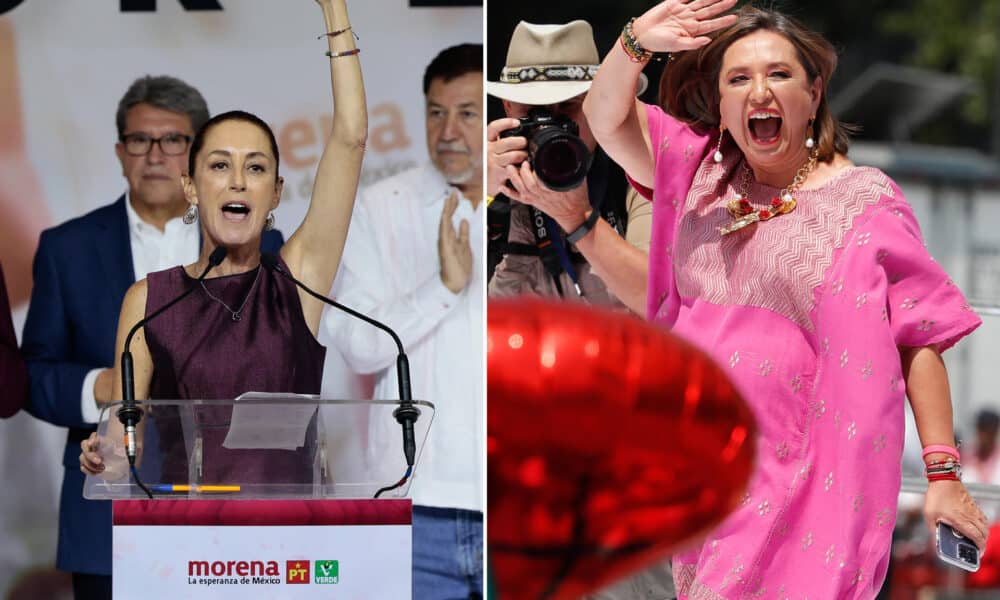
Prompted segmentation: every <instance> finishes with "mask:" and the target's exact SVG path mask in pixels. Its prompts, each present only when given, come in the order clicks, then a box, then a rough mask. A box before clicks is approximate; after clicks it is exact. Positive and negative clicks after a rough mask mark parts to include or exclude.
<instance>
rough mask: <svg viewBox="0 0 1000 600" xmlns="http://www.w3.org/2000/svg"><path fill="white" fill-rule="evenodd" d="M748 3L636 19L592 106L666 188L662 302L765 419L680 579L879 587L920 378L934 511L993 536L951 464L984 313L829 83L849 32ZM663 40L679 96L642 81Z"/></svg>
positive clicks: (660, 197) (655, 274) (658, 250)
mask: <svg viewBox="0 0 1000 600" xmlns="http://www.w3.org/2000/svg"><path fill="white" fill-rule="evenodd" d="M735 3H736V2H735V0H721V1H720V0H693V1H687V2H684V1H682V0H667V1H665V2H661V3H660V4H658V5H657V6H655V7H654V8H652V9H650V10H649V11H648V12H646V13H645V14H643V15H642V16H641V17H639V18H637V19H633V20H632V21H630V22H629V24H628V25H627V26H626V28H625V30H624V31H623V33H622V38H621V43H620V44H617V45H616V46H615V48H614V49H613V50H612V51H611V52H610V53H609V54H608V56H607V57H606V58H605V60H604V63H603V64H602V66H601V68H600V71H599V73H598V75H597V78H596V80H595V81H594V84H593V87H592V88H591V90H590V93H589V95H588V96H587V99H586V102H585V105H584V110H585V112H586V115H587V118H588V120H589V122H590V125H591V128H592V130H593V131H594V134H595V136H596V137H597V140H598V142H599V143H600V144H601V146H602V147H604V148H605V149H606V150H607V151H608V153H609V154H610V155H611V156H612V158H614V159H615V160H616V161H617V162H619V163H620V164H621V165H622V166H624V167H625V170H626V172H627V173H629V175H630V177H631V178H632V180H633V181H634V183H635V184H637V187H639V188H644V189H645V190H646V193H647V194H648V195H651V196H652V198H653V207H654V208H653V211H654V212H653V231H652V243H651V247H650V260H649V265H648V293H647V312H648V317H649V318H650V319H651V320H654V321H656V322H658V323H661V324H662V325H663V326H665V327H669V328H671V330H672V331H674V332H675V333H677V334H679V335H681V336H683V337H685V338H687V339H689V340H691V341H692V342H694V343H696V344H698V345H699V346H701V347H702V348H703V349H705V350H706V351H707V352H709V353H710V354H711V355H713V356H714V357H715V359H716V360H717V361H718V362H719V363H720V364H722V365H724V366H725V367H726V369H727V370H729V373H730V375H731V378H732V380H733V381H734V382H735V384H736V385H737V386H738V387H739V388H740V389H741V390H742V392H743V394H744V397H745V398H747V400H748V402H749V403H750V405H751V406H752V408H753V410H754V412H755V414H756V417H757V419H758V424H759V431H760V436H759V439H758V468H757V470H756V473H755V476H754V478H753V480H752V481H751V484H750V486H749V488H748V490H747V493H746V495H745V497H744V500H743V502H742V504H741V505H740V506H739V507H738V508H737V510H736V511H735V512H734V513H733V514H732V515H730V516H729V517H728V518H727V519H726V520H725V521H724V522H723V523H722V524H721V525H720V526H719V527H717V528H716V529H715V530H714V531H712V532H710V533H709V535H708V536H707V538H706V539H705V541H704V543H703V544H702V545H701V546H699V547H696V548H693V549H690V550H688V551H686V552H683V553H681V554H678V555H676V556H675V557H674V561H673V569H674V577H675V580H676V584H677V589H678V593H679V596H680V598H699V599H702V598H706V599H720V598H744V597H769V598H770V597H777V598H785V597H786V596H788V597H792V598H810V599H812V600H816V599H823V598H830V599H833V598H838V599H840V598H872V597H874V596H875V595H876V594H877V592H878V590H879V589H880V587H881V585H882V582H883V580H884V579H885V574H886V568H887V566H888V562H889V550H890V545H891V535H892V529H893V523H894V520H895V512H896V498H897V495H898V492H899V485H900V459H901V453H902V449H903V429H904V428H903V401H904V397H906V396H909V399H910V404H911V406H912V408H913V412H914V415H915V417H916V422H917V427H918V430H919V433H920V440H921V442H922V443H923V445H924V446H925V447H927V448H931V447H932V446H933V448H931V449H930V451H928V452H927V453H926V455H925V459H926V460H927V462H928V464H929V465H930V468H929V479H930V480H931V481H930V483H929V488H928V491H927V496H926V506H925V514H926V519H927V524H928V526H929V527H933V526H934V524H935V523H936V522H938V521H943V522H945V523H948V524H950V525H952V526H954V527H955V528H956V529H957V530H958V531H960V532H962V533H964V534H965V535H967V536H968V537H970V538H971V539H972V540H973V541H974V542H975V543H976V544H977V545H978V546H979V547H980V548H983V547H985V540H986V536H987V523H986V519H985V517H984V516H983V514H982V511H980V510H979V507H978V506H976V504H975V503H974V502H973V501H972V499H971V498H970V497H969V495H968V493H967V492H966V489H965V487H964V486H963V485H962V483H961V481H959V479H958V476H957V475H958V474H957V473H956V472H955V469H954V468H953V467H954V465H953V463H955V462H957V452H956V451H954V450H953V448H952V447H953V446H954V444H955V440H954V434H953V431H952V409H951V398H950V395H949V390H948V379H947V373H946V372H945V367H944V363H943V362H942V360H941V355H940V353H941V352H943V351H944V350H945V349H947V348H948V347H950V346H951V345H952V344H954V343H955V342H957V341H958V340H959V339H960V338H962V337H963V336H965V335H966V334H968V333H969V332H971V331H972V330H973V329H975V328H976V327H977V326H978V325H979V324H980V320H979V318H978V317H977V316H976V315H975V313H973V312H972V311H971V309H970V308H969V305H968V304H967V303H966V302H965V299H964V298H963V297H962V294H961V292H960V291H959V290H958V289H957V288H956V287H955V285H954V284H953V283H952V282H951V280H950V279H949V278H948V276H947V274H946V273H945V272H944V271H943V270H942V269H941V268H940V267H939V266H938V265H937V263H935V262H934V260H933V259H932V258H931V257H930V255H929V254H928V253H927V250H926V249H925V247H924V244H923V241H922V239H921V234H920V229H919V227H918V225H917V222H916V220H915V218H914V216H913V212H912V211H911V209H910V206H909V205H908V203H907V202H906V200H905V198H904V197H903V194H902V192H901V191H900V189H899V187H898V186H897V185H896V184H895V183H894V182H893V181H892V180H891V179H889V178H888V177H887V176H886V175H885V174H884V173H882V172H880V171H878V170H877V169H873V168H867V167H857V166H855V165H853V164H852V163H851V161H850V160H848V158H847V156H846V155H847V148H848V137H847V135H846V131H845V128H844V127H843V126H842V125H841V124H840V123H838V122H837V120H836V119H834V117H833V116H832V114H831V113H830V110H829V107H828V104H827V99H826V85H827V83H828V82H829V81H830V78H831V76H832V75H833V71H834V68H835V67H836V62H837V57H836V53H835V51H834V50H833V48H832V46H831V45H830V44H829V42H827V41H826V40H825V39H823V38H822V37H821V36H819V35H818V34H816V33H814V32H811V31H809V30H807V29H805V28H804V27H803V26H802V25H801V24H799V23H798V22H796V21H795V20H793V19H790V18H788V17H786V16H784V15H782V14H780V13H776V12H772V11H764V10H759V9H755V8H752V7H745V8H743V9H742V10H740V11H739V12H738V13H737V14H726V15H724V13H725V12H726V11H728V10H729V9H730V8H732V7H733V5H735ZM713 32H715V33H713ZM710 33H711V34H712V35H711V36H708V35H707V34H710ZM654 52H669V53H671V54H672V58H673V60H671V62H670V63H669V64H668V65H667V66H666V69H665V75H664V79H663V81H662V82H661V88H660V92H661V100H662V105H663V107H664V108H663V109H661V108H660V107H657V106H647V105H644V104H641V103H638V102H636V100H635V98H634V96H633V95H632V94H631V90H633V89H635V81H636V79H637V78H638V76H639V73H640V71H641V70H642V67H643V66H644V64H645V62H646V61H648V60H649V59H650V58H651V56H652V53H654ZM530 184H531V182H527V185H530ZM593 242H594V243H595V244H600V243H601V240H596V239H595V240H593ZM611 243H612V242H611V241H609V245H608V246H607V248H606V251H605V252H603V253H601V256H602V257H603V260H607V261H608V263H609V264H613V263H614V261H615V255H616V252H615V246H612V245H611ZM603 270H605V271H608V270H609V269H603ZM610 270H613V269H610ZM646 275H647V273H646V270H645V269H618V270H617V275H616V276H617V280H616V281H615V282H609V283H610V284H612V289H614V286H618V287H619V288H622V291H623V292H624V293H627V291H628V289H629V288H631V287H636V286H639V285H645V284H646V283H647V282H646V281H645V277H646Z"/></svg>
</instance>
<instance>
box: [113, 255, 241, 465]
mask: <svg viewBox="0 0 1000 600" xmlns="http://www.w3.org/2000/svg"><path fill="white" fill-rule="evenodd" d="M225 258H226V249H225V248H224V247H223V246H219V247H218V248H216V249H215V250H213V251H212V254H210V255H209V257H208V266H207V267H205V270H204V271H202V272H201V275H199V276H198V281H199V282H200V281H202V280H203V279H205V276H206V275H208V272H209V271H211V270H212V269H213V268H214V267H217V266H219V264H220V263H222V261H223V260H224V259H225ZM196 289H198V286H196V285H193V286H191V287H190V288H188V289H187V291H185V292H184V293H183V294H181V295H180V296H177V297H176V298H174V299H173V300H171V301H170V302H168V303H167V304H165V305H163V306H162V307H160V308H159V309H158V310H156V311H155V312H153V314H151V315H149V316H148V317H146V318H144V319H142V320H140V321H139V322H138V323H136V324H135V325H133V326H132V329H131V330H130V331H129V332H128V336H127V337H126V338H125V348H124V350H122V357H121V367H122V407H121V408H119V409H118V412H117V413H116V414H117V415H118V420H119V421H121V423H122V425H124V426H125V452H126V454H127V456H128V464H129V466H130V467H135V453H136V451H135V448H136V444H135V428H136V425H138V424H139V421H140V420H141V419H142V409H141V408H139V407H138V406H136V405H135V376H134V374H133V368H132V353H131V352H129V346H130V345H131V344H132V336H134V335H135V333H136V332H137V331H139V328H140V327H142V326H144V325H145V324H146V323H148V322H150V321H152V320H153V319H155V318H156V317H158V316H159V315H160V314H161V313H163V312H164V311H165V310H167V309H168V308H170V307H171V306H173V305H175V304H177V303H178V302H180V301H181V300H182V299H184V298H185V297H186V296H187V295H188V294H190V293H191V292H193V291H194V290H196Z"/></svg>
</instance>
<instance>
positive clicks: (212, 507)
mask: <svg viewBox="0 0 1000 600" xmlns="http://www.w3.org/2000/svg"><path fill="white" fill-rule="evenodd" d="M137 404H138V406H139V407H140V408H142V410H143V417H142V421H141V423H140V427H139V428H138V430H137V435H136V440H137V446H138V452H137V460H136V471H137V473H138V475H139V479H140V480H141V481H142V483H143V484H145V485H146V487H147V488H149V489H150V490H151V491H152V493H153V498H154V499H153V500H149V499H148V496H147V495H146V493H145V492H144V491H143V490H142V489H141V488H140V487H139V485H137V484H136V483H135V481H134V480H133V477H132V475H131V473H130V472H129V468H128V462H127V459H126V457H125V449H124V445H123V436H122V431H121V426H120V424H118V422H117V417H116V415H115V412H116V411H117V409H118V405H113V406H112V407H110V409H109V410H107V411H105V413H104V414H102V419H101V421H100V423H99V424H98V435H99V439H100V448H99V452H100V454H101V456H102V458H103V460H104V464H105V471H104V473H102V474H101V476H99V477H87V478H86V481H85V483H84V496H85V497H86V498H90V499H94V500H113V501H114V502H113V507H112V513H113V517H112V518H113V536H112V537H113V547H112V582H113V593H114V597H115V598H116V599H117V598H134V597H137V596H136V594H137V593H138V592H140V591H141V593H142V597H143V598H146V599H159V598H163V599H167V598H171V599H173V598H195V599H199V600H200V599H230V598H232V599H236V598H240V599H243V598H263V599H266V598H274V599H279V598H280V599H284V598H295V599H298V598H308V599H312V598H330V597H345V598H346V597H369V598H394V599H395V598H409V597H410V594H411V555H410V552H411V550H410V549H411V537H410V529H411V523H412V520H411V518H412V517H411V514H412V512H411V510H412V507H411V503H410V500H409V499H407V498H406V496H407V493H408V490H409V481H407V482H406V484H404V485H402V486H400V487H398V488H395V489H392V490H387V491H385V492H384V493H383V494H381V496H380V499H378V500H375V499H374V496H375V494H376V492H377V491H379V490H380V489H383V488H387V487H391V486H393V485H394V484H396V483H397V482H399V480H400V479H401V478H402V477H403V475H404V473H405V472H406V461H405V457H404V454H403V443H402V429H401V427H400V425H399V424H398V423H397V422H396V419H395V418H394V417H393V414H392V413H393V411H394V410H395V409H396V408H397V407H398V406H399V403H398V402H395V401H379V400H327V399H321V398H314V397H307V396H297V395H277V394H255V395H253V396H252V397H247V396H243V397H241V398H240V399H237V400H197V401H195V400H149V401H141V402H137ZM414 405H415V406H416V407H417V408H418V409H419V411H420V416H419V418H418V419H417V422H416V423H415V427H414V434H415V442H416V450H417V452H416V461H415V464H414V471H413V474H412V475H411V478H412V477H413V475H415V474H416V473H417V472H418V465H419V460H420V454H421V451H422V448H423V445H424V442H425V441H426V439H427V435H428V431H429V429H430V426H431V422H432V420H433V416H434V407H433V405H432V404H430V403H429V402H423V401H414Z"/></svg>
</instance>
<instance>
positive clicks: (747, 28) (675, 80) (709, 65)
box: [659, 6, 851, 162]
mask: <svg viewBox="0 0 1000 600" xmlns="http://www.w3.org/2000/svg"><path fill="white" fill-rule="evenodd" d="M737 16H738V17H739V19H738V20H737V21H736V24H735V25H733V26H732V27H729V28H728V29H725V30H723V31H722V32H720V33H718V34H716V35H715V36H714V39H713V40H712V42H711V43H709V44H707V45H706V46H704V47H702V48H700V49H698V50H692V51H688V52H681V53H677V54H675V55H674V59H675V60H673V61H671V62H670V63H669V64H668V65H667V66H666V68H665V69H664V72H663V77H662V78H661V79H660V97H659V101H660V105H661V106H662V107H663V109H664V110H666V111H667V112H668V113H670V114H671V115H673V116H674V117H676V118H678V119H680V120H682V121H684V122H685V123H688V124H690V125H692V126H694V127H700V128H705V129H708V128H717V127H718V126H719V121H720V116H719V71H720V70H721V69H722V56H723V55H724V54H725V52H726V50H727V49H728V48H729V46H731V45H732V44H733V42H735V41H736V40H738V39H740V38H743V37H746V36H748V35H750V34H751V33H754V32H757V31H773V32H774V33H777V34H778V35H780V36H782V37H784V38H785V39H787V40H788V41H789V42H791V44H792V46H794V47H795V53H796V55H797V56H798V59H799V62H800V63H801V64H802V67H803V68H804V69H805V71H806V75H807V76H808V77H809V80H810V81H815V80H816V78H817V77H822V78H823V90H822V93H821V94H820V100H819V106H818V107H817V109H816V121H815V122H814V123H813V127H814V128H815V135H816V142H817V148H818V150H819V160H821V161H823V162H829V161H830V160H832V159H833V156H834V154H835V153H839V154H847V148H848V145H849V143H850V141H849V139H848V134H849V133H850V131H851V128H850V127H849V126H847V125H845V124H843V123H841V122H840V121H838V120H837V119H835V118H834V117H833V113H831V112H830V106H829V104H828V103H827V99H826V92H827V87H828V86H829V84H830V78H831V77H833V72H834V70H835V69H836V68H837V51H836V50H835V49H834V47H833V45H832V44H831V43H830V42H828V41H827V40H826V38H824V37H823V36H822V35H820V34H818V33H816V32H815V31H812V30H810V29H809V28H807V27H806V26H804V25H803V24H802V23H801V22H799V21H798V20H796V19H794V18H792V17H789V16H788V15H784V14H782V13H779V12H777V11H770V10H763V9H760V8H756V7H753V6H744V7H743V8H741V9H740V11H739V12H738V13H737Z"/></svg>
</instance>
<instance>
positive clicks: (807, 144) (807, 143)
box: [806, 117, 816, 150]
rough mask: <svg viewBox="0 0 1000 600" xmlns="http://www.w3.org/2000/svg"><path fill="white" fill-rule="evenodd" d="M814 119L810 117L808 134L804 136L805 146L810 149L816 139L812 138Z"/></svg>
mask: <svg viewBox="0 0 1000 600" xmlns="http://www.w3.org/2000/svg"><path fill="white" fill-rule="evenodd" d="M814 120H815V117H813V118H812V119H809V135H808V136H807V137H806V148H809V149H810V150H812V149H813V147H814V146H815V145H816V140H814V139H813V121H814Z"/></svg>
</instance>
